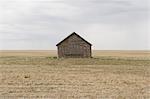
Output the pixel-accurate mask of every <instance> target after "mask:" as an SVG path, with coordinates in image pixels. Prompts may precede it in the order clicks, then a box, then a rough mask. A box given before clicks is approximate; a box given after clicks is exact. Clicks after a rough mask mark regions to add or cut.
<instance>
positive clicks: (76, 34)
mask: <svg viewBox="0 0 150 99" xmlns="http://www.w3.org/2000/svg"><path fill="white" fill-rule="evenodd" d="M72 35H76V36H78V37H79V38H81V39H82V40H83V41H85V42H86V43H87V44H89V45H91V46H92V44H91V43H89V42H88V41H86V40H85V39H84V38H82V37H81V36H80V35H78V34H77V33H75V32H73V33H72V34H70V35H69V36H67V37H66V38H65V39H64V40H62V41H61V42H59V43H58V44H57V45H56V46H58V45H60V44H61V43H62V42H64V41H65V40H67V39H68V38H70V37H71V36H72Z"/></svg>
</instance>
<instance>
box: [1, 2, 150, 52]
mask: <svg viewBox="0 0 150 99" xmlns="http://www.w3.org/2000/svg"><path fill="white" fill-rule="evenodd" d="M148 6H150V2H149V0H0V49H1V50H11V49H19V50H20V49H23V50H26V49H39V50H51V49H56V46H55V45H56V44H57V43H58V42H60V41H61V40H62V39H64V38H65V37H66V36H68V35H69V34H70V33H72V32H76V33H78V34H79V35H81V36H82V37H83V38H85V39H86V40H87V41H89V42H90V43H92V44H93V49H102V50H150V18H149V17H150V14H149V12H150V8H149V7H148Z"/></svg>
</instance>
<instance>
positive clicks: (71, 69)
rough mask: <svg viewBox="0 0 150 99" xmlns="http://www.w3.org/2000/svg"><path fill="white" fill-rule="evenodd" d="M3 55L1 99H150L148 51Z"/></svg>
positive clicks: (43, 52)
mask: <svg viewBox="0 0 150 99" xmlns="http://www.w3.org/2000/svg"><path fill="white" fill-rule="evenodd" d="M56 56H57V54H56V51H54V50H51V51H0V99H150V52H149V51H98V50H95V51H93V58H91V59H81V58H76V59H57V58H56Z"/></svg>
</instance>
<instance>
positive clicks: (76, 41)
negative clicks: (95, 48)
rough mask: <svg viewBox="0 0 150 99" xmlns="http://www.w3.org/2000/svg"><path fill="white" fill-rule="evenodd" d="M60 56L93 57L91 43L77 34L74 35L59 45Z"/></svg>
mask: <svg viewBox="0 0 150 99" xmlns="http://www.w3.org/2000/svg"><path fill="white" fill-rule="evenodd" d="M58 56H59V57H60V58H61V57H69V58H71V57H72V58H74V57H85V58H89V57H91V45H89V44H88V43H87V42H85V41H84V40H82V39H81V38H79V37H78V36H77V35H72V36H71V37H70V38H68V39H66V40H65V41H64V42H62V43H61V44H60V45H59V46H58Z"/></svg>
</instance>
